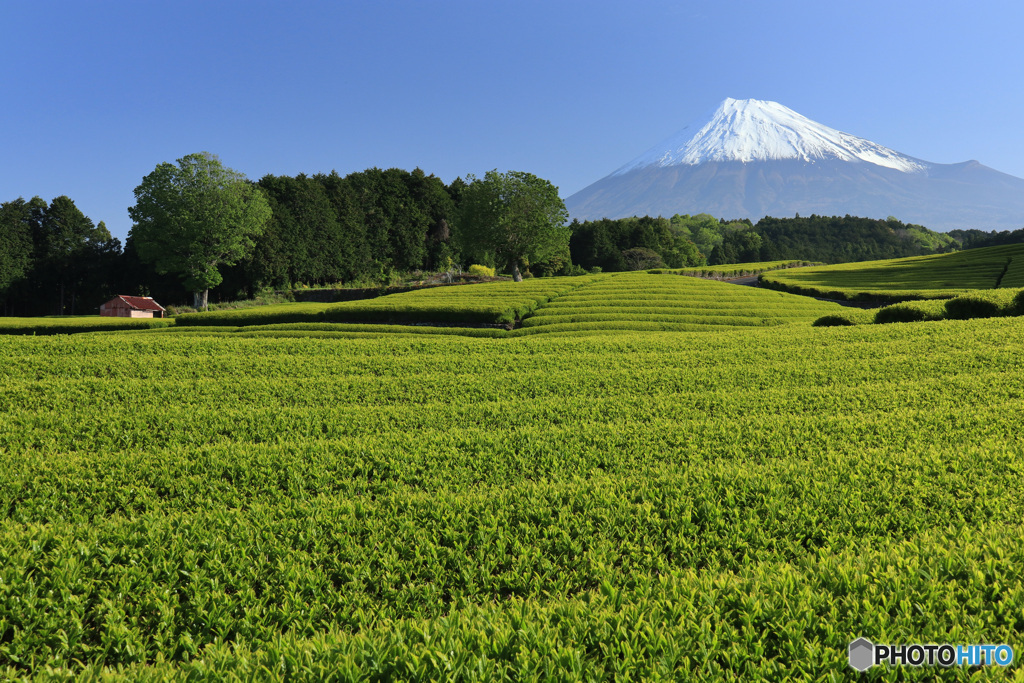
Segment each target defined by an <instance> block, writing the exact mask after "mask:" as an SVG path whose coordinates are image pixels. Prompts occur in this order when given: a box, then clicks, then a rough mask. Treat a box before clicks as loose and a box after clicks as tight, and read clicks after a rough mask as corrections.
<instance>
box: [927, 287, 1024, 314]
mask: <svg viewBox="0 0 1024 683" xmlns="http://www.w3.org/2000/svg"><path fill="white" fill-rule="evenodd" d="M1022 291H1024V290H1022ZM1020 296H1021V295H1020V293H1017V292H1014V291H1012V290H1005V289H993V290H987V291H977V292H971V293H970V294H962V295H960V296H958V297H955V298H953V299H950V300H949V301H947V302H946V317H949V318H954V319H956V320H969V319H970V318H994V317H996V316H1000V315H1013V313H1014V312H1015V311H1016V310H1017V308H1018V305H1019V300H1020Z"/></svg>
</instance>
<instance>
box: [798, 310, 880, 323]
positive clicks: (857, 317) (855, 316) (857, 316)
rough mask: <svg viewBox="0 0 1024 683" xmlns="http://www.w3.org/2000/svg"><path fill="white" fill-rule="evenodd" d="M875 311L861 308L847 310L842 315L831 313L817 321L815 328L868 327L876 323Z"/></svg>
mask: <svg viewBox="0 0 1024 683" xmlns="http://www.w3.org/2000/svg"><path fill="white" fill-rule="evenodd" d="M874 320H875V311H872V310H864V309H861V308H847V309H845V310H843V311H842V312H840V313H830V314H829V315H823V316H821V317H820V318H818V319H816V320H815V321H814V322H813V323H811V325H812V326H813V327H844V326H849V325H866V324H869V323H872V322H874Z"/></svg>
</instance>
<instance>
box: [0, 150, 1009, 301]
mask: <svg viewBox="0 0 1024 683" xmlns="http://www.w3.org/2000/svg"><path fill="white" fill-rule="evenodd" d="M255 185H256V186H257V187H259V188H260V189H261V190H262V192H263V194H264V195H265V196H266V198H267V201H268V203H269V205H270V207H271V210H272V218H271V219H270V222H269V224H268V225H267V226H266V228H265V229H264V230H263V232H262V233H261V234H260V235H259V236H258V237H257V238H256V240H255V246H254V248H253V249H252V251H251V254H250V255H249V256H248V257H247V258H245V259H243V260H241V261H239V262H238V263H237V264H235V265H233V266H230V267H225V268H223V273H222V274H223V282H222V283H221V284H220V285H219V286H217V287H216V288H215V289H214V290H211V292H210V296H211V300H212V301H229V300H234V299H240V298H247V297H251V296H254V295H256V294H258V293H260V292H265V291H268V290H279V289H292V288H298V287H318V286H331V285H345V286H352V285H362V286H375V285H378V284H381V283H384V284H386V283H388V282H391V281H394V280H395V279H396V278H398V277H400V276H402V275H409V274H413V273H417V272H441V271H449V270H453V269H456V270H457V269H464V268H468V266H469V265H470V264H473V263H479V264H481V265H485V266H489V267H494V266H497V267H498V268H499V269H502V268H504V266H505V264H504V263H499V262H498V261H500V260H501V259H500V258H498V257H496V255H495V254H494V253H491V252H488V251H487V250H486V249H485V248H483V247H482V246H481V244H480V242H479V240H475V239H474V235H473V228H471V227H470V225H469V224H468V221H462V220H460V208H461V207H462V204H463V201H462V200H463V198H464V196H465V195H466V189H467V187H469V185H468V184H467V182H466V181H465V180H463V179H462V178H456V179H455V180H454V181H452V182H451V183H449V184H445V183H444V182H443V181H442V180H441V179H439V178H438V177H437V176H435V175H433V174H427V173H425V172H424V171H423V170H421V169H419V168H417V169H415V170H413V171H405V170H402V169H397V168H391V169H386V170H381V169H379V168H371V169H367V170H365V171H361V172H357V173H351V174H349V175H346V176H341V175H339V174H338V173H336V172H332V173H330V174H316V175H312V176H307V175H304V174H300V175H298V176H295V177H290V176H274V175H267V176H264V177H263V178H261V179H260V180H259V181H258V182H256V183H255ZM569 228H570V237H569V241H568V246H567V248H566V249H564V250H562V251H561V252H560V253H557V254H555V255H550V256H547V257H546V258H545V259H544V260H543V261H539V262H534V263H530V262H528V261H527V260H526V259H523V260H522V261H521V262H520V263H518V265H519V267H520V268H521V269H522V270H523V274H524V276H525V277H531V276H534V277H545V276H552V275H570V274H572V275H579V274H582V273H584V272H598V271H605V272H611V271H625V270H639V269H646V268H657V267H684V266H699V265H705V264H708V265H719V264H729V263H742V262H755V261H775V260H782V259H803V260H810V261H819V262H822V263H841V262H851V261H864V260H875V259H883V258H897V257H904V256H916V255H923V254H934V253H943V252H947V251H955V250H958V249H962V248H974V247H981V246H990V245H993V244H1008V243H1016V242H1022V241H1024V229H1021V230H1017V231H1013V232H1002V233H996V232H991V233H987V232H983V231H979V230H954V231H952V232H950V233H937V232H933V231H931V230H928V229H927V228H925V227H923V226H919V225H913V224H905V223H902V222H901V221H899V220H898V219H896V218H895V217H889V218H888V219H887V220H877V219H869V218H858V217H853V216H845V217H826V216H814V215H812V216H809V217H800V216H799V215H798V216H796V217H794V218H772V217H765V218H762V219H761V220H759V221H757V223H753V222H751V221H749V220H727V219H720V218H715V217H713V216H710V215H708V214H697V215H693V216H690V215H678V214H677V215H675V216H672V217H670V218H664V217H657V218H653V217H650V216H643V217H632V218H622V219H614V220H613V219H603V220H596V221H584V222H580V221H577V220H574V221H572V223H571V224H570V225H569ZM115 294H132V295H146V296H153V297H155V298H156V299H157V300H158V301H161V302H163V303H165V305H178V304H184V303H186V302H188V301H189V293H188V291H187V290H186V289H185V287H184V286H183V284H182V282H181V279H180V278H179V277H177V276H176V275H173V274H165V275H161V274H160V273H158V272H156V270H155V269H154V268H153V267H152V266H151V265H149V264H148V263H146V262H145V261H144V260H143V259H141V258H140V257H139V254H138V250H137V249H136V245H135V244H134V243H133V238H132V235H131V234H129V236H128V238H127V239H126V241H125V243H124V244H122V243H121V241H120V240H118V239H116V238H113V237H111V235H110V232H109V231H108V230H107V228H106V226H105V225H104V223H103V222H102V221H101V222H99V223H98V224H95V223H94V222H93V221H92V220H91V219H90V218H89V217H87V216H85V215H84V214H83V213H82V212H81V211H80V210H79V209H78V208H77V207H76V206H75V203H74V201H73V200H72V199H71V198H69V197H66V196H60V197H56V198H54V199H53V200H52V201H50V202H47V201H45V200H43V199H41V198H40V197H33V198H32V199H29V200H25V199H24V198H20V197H19V198H17V199H13V200H11V201H7V202H4V203H2V204H0V314H3V315H7V316H12V315H16V316H31V315H83V314H92V313H95V312H96V311H97V309H98V307H99V305H100V304H101V303H102V302H104V301H106V300H108V299H109V298H110V297H112V296H113V295H115Z"/></svg>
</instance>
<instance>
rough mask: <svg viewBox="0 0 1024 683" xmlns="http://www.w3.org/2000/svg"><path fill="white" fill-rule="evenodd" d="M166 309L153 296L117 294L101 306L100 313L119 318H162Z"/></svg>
mask: <svg viewBox="0 0 1024 683" xmlns="http://www.w3.org/2000/svg"><path fill="white" fill-rule="evenodd" d="M164 313H166V309H165V308H164V307H163V306H161V305H160V304H158V303H157V302H155V301H153V297H151V296H125V295H123V294H122V295H120V296H115V297H114V298H113V299H111V300H110V301H108V302H107V303H105V304H103V305H102V306H100V315H110V316H117V317H119V318H162V317H164Z"/></svg>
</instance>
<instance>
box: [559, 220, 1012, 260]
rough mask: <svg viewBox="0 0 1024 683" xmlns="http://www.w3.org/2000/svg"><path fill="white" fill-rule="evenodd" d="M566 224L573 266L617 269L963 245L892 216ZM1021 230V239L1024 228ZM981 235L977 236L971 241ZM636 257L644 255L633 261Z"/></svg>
mask: <svg viewBox="0 0 1024 683" xmlns="http://www.w3.org/2000/svg"><path fill="white" fill-rule="evenodd" d="M570 228H571V230H572V238H571V239H570V242H569V247H570V253H571V257H572V262H573V263H574V264H578V265H579V266H581V267H583V268H586V269H592V268H595V267H597V268H601V269H602V270H614V271H618V270H635V269H638V268H639V267H643V268H654V267H660V266H662V265H664V266H667V267H670V268H679V267H684V266H700V265H723V264H729V263H752V262H758V261H779V260H784V259H800V260H807V261H820V262H823V263H845V262H850V261H870V260H877V259H887V258H900V257H904V256H920V255H924V254H935V253H941V252H944V251H951V250H954V249H958V248H961V243H960V242H959V241H958V239H957V237H958V235H957V232H958V231H954V232H952V233H938V232H934V231H932V230H928V229H927V228H925V227H923V226H920V225H914V224H910V223H903V222H901V221H899V220H898V219H896V218H894V217H889V218H888V219H886V220H877V219H872V218H859V217H856V216H843V217H839V216H817V215H812V216H807V217H800V216H799V215H798V216H796V217H794V218H772V217H765V218H762V219H761V220H759V221H758V222H757V223H753V222H751V221H750V220H748V219H742V220H733V221H727V220H725V219H718V218H715V217H714V216H711V215H709V214H697V215H694V216H690V215H679V214H677V215H675V216H672V217H671V218H663V217H659V218H651V217H649V216H644V217H632V218H620V219H614V220H612V219H607V218H606V219H602V220H595V221H584V222H580V221H573V223H572V224H571V225H570ZM959 232H963V231H959ZM971 232H972V233H974V232H979V231H971ZM1020 232H1021V233H1022V234H1021V239H1022V240H1024V230H1022V231H1020ZM981 234H982V235H986V234H987V233H981ZM992 235H995V233H992ZM978 241H979V240H978V239H975V242H974V243H972V244H971V246H974V245H975V244H976V243H977V242H978ZM979 246H980V244H979ZM641 255H646V259H639V261H638V256H641Z"/></svg>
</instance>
